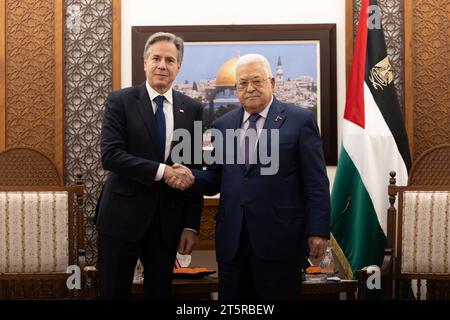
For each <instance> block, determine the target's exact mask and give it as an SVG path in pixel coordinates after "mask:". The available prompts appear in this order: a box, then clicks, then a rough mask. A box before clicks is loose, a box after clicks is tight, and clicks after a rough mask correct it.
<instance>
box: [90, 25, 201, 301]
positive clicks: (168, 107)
mask: <svg viewBox="0 0 450 320" xmlns="http://www.w3.org/2000/svg"><path fill="white" fill-rule="evenodd" d="M182 58H183V40H182V39H180V38H179V37H177V36H175V35H173V34H170V33H156V34H154V35H152V36H151V37H150V38H149V39H148V40H147V42H146V45H145V49H144V70H145V73H146V78H147V81H146V83H144V84H141V85H138V86H134V87H130V88H126V89H123V90H118V91H115V92H112V93H110V94H109V96H108V98H107V102H106V110H105V113H104V118H103V123H102V136H101V153H102V165H103V168H104V169H105V170H108V171H109V175H108V178H107V180H106V183H105V185H104V188H103V191H102V195H101V197H100V199H99V202H98V206H97V207H98V212H97V213H98V214H97V219H96V227H97V230H98V235H99V237H98V263H99V272H100V295H101V297H102V298H104V299H116V298H120V299H123V298H129V297H130V293H131V288H132V281H133V274H134V269H135V266H136V262H137V259H138V258H140V259H141V261H142V263H143V265H144V272H145V277H144V294H145V297H146V298H152V299H166V298H170V294H171V293H170V290H171V283H172V271H173V266H174V262H175V257H176V252H177V249H178V252H180V253H182V254H188V253H190V252H191V251H192V249H193V246H194V244H195V241H196V233H197V232H198V230H199V224H200V214H201V210H202V201H203V200H202V196H201V195H200V194H195V193H187V192H183V191H180V190H176V189H172V188H170V187H168V186H167V185H166V184H164V180H165V179H168V178H169V177H172V176H178V177H181V179H182V176H183V172H181V171H180V170H177V169H173V168H172V167H171V165H172V159H171V155H170V151H171V148H172V147H173V146H172V136H173V132H174V130H176V129H179V128H183V129H185V130H188V131H189V133H190V134H191V136H192V137H193V136H194V135H193V131H194V121H196V120H198V121H201V118H202V106H201V104H200V103H199V102H196V101H194V100H192V99H191V98H189V97H187V96H185V95H183V94H181V93H180V92H177V91H175V90H173V89H172V83H173V81H174V79H175V77H176V76H177V74H178V72H179V69H180V66H181V62H182ZM200 144H201V142H200ZM192 154H193V153H192ZM190 163H193V161H191V162H190ZM199 168H201V166H199Z"/></svg>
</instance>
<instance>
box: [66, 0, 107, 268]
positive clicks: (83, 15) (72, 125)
mask: <svg viewBox="0 0 450 320" xmlns="http://www.w3.org/2000/svg"><path fill="white" fill-rule="evenodd" d="M65 13H66V17H65V19H66V32H65V39H64V41H65V97H66V101H65V170H66V183H68V184H70V183H73V182H75V181H76V174H78V173H81V174H82V175H83V180H84V182H85V185H86V198H85V204H86V217H85V222H86V227H87V230H86V251H87V252H86V254H87V260H88V263H90V264H93V263H94V264H95V263H96V260H97V236H96V232H95V228H94V224H93V217H94V211H95V204H96V201H97V197H98V195H99V193H100V188H101V186H102V183H103V181H104V180H105V177H106V174H105V172H104V170H103V169H102V167H101V161H100V129H101V119H102V114H103V109H104V103H105V98H106V96H107V94H108V92H110V91H111V89H112V0H66V1H65Z"/></svg>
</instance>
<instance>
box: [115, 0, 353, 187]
mask: <svg viewBox="0 0 450 320" xmlns="http://www.w3.org/2000/svg"><path fill="white" fill-rule="evenodd" d="M121 22H122V70H121V71H122V87H127V86H130V85H131V26H134V25H141V26H144V25H148V26H151V25H199V24H200V25H212V24H225V25H226V24H294V23H336V27H337V41H336V42H337V92H338V119H341V118H342V114H343V112H344V106H345V1H343V0H314V1H311V0H277V1H262V0H247V1H242V0H228V1H225V2H220V1H209V0H194V1H182V0H172V1H167V2H160V4H158V5H156V3H155V1H149V0H122V19H121ZM340 132H341V124H340V121H338V146H340V145H341V137H340ZM327 171H328V176H329V178H330V186H331V185H332V183H333V180H334V175H335V171H336V168H335V167H328V168H327Z"/></svg>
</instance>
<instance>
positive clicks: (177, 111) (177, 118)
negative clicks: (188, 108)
mask: <svg viewBox="0 0 450 320" xmlns="http://www.w3.org/2000/svg"><path fill="white" fill-rule="evenodd" d="M172 96H173V130H176V129H178V128H182V127H184V126H183V122H184V120H185V118H184V112H185V110H184V106H183V105H184V100H183V97H182V96H181V95H180V93H179V92H178V91H175V90H172Z"/></svg>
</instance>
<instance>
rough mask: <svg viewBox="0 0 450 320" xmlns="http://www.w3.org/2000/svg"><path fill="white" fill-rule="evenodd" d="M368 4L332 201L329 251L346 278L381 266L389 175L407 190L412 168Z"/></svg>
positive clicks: (391, 76) (380, 40)
mask: <svg viewBox="0 0 450 320" xmlns="http://www.w3.org/2000/svg"><path fill="white" fill-rule="evenodd" d="M369 5H370V6H373V5H377V2H376V0H370V1H369V0H363V1H362V6H361V14H360V19H359V24H358V33H357V36H356V44H355V50H354V56H353V62H352V68H351V74H350V82H349V85H348V91H347V102H346V105H345V112H344V119H343V137H342V148H341V151H340V154H339V161H338V166H337V172H336V177H335V180H334V185H333V191H332V199H331V200H332V215H331V232H332V235H333V246H334V249H335V252H336V254H337V256H338V258H339V260H340V261H341V263H343V266H344V269H345V270H346V273H347V277H348V278H353V273H354V272H355V271H356V270H358V269H361V268H362V267H365V266H369V265H378V266H380V265H381V263H382V261H383V255H384V249H385V246H386V230H387V225H386V222H387V209H388V207H389V201H388V193H387V187H388V182H389V172H390V171H392V170H394V171H396V172H397V184H398V185H406V184H407V181H408V171H409V169H410V166H411V160H410V155H409V147H408V138H407V135H406V130H405V126H404V123H403V117H402V112H401V110H400V105H399V103H398V99H397V94H396V92H395V87H394V82H393V80H394V74H393V69H392V66H391V64H390V62H389V58H388V57H387V53H386V45H385V42H384V33H383V29H382V27H381V17H379V20H378V21H379V27H378V28H377V25H376V22H377V20H376V19H377V17H375V16H374V14H377V13H373V12H371V13H370V16H369ZM370 9H373V7H370ZM380 12H381V11H379V10H378V13H380ZM368 22H369V24H368ZM342 258H343V259H342Z"/></svg>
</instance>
